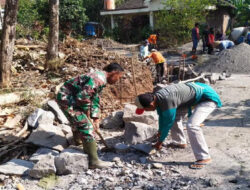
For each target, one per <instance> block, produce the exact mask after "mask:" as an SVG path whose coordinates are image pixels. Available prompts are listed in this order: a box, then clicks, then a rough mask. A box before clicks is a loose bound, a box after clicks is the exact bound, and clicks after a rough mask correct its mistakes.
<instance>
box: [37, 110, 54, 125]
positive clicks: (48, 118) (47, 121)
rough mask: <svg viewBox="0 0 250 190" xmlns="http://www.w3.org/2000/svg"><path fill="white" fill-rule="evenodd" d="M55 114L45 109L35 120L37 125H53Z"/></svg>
mask: <svg viewBox="0 0 250 190" xmlns="http://www.w3.org/2000/svg"><path fill="white" fill-rule="evenodd" d="M54 120H55V115H54V114H53V113H52V112H51V111H45V112H44V113H42V114H41V115H40V117H39V118H38V120H37V123H38V125H43V124H44V125H53V122H54Z"/></svg>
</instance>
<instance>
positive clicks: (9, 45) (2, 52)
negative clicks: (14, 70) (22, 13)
mask: <svg viewBox="0 0 250 190" xmlns="http://www.w3.org/2000/svg"><path fill="white" fill-rule="evenodd" d="M17 10H18V0H7V1H6V4H5V13H4V23H3V32H2V43H1V47H0V87H8V86H10V83H11V82H10V77H11V64H12V60H13V51H14V45H15V37H16V20H17Z"/></svg>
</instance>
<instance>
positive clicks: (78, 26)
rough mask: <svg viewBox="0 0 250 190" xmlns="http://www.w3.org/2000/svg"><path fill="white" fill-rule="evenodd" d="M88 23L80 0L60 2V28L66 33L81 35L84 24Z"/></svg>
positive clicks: (62, 0)
mask: <svg viewBox="0 0 250 190" xmlns="http://www.w3.org/2000/svg"><path fill="white" fill-rule="evenodd" d="M87 21H88V17H87V16H86V15H85V8H84V7H83V1H82V0H61V1H60V28H61V29H62V30H63V31H65V32H66V33H67V32H69V33H71V31H73V33H74V34H75V35H77V34H83V27H84V24H85V23H86V22H87Z"/></svg>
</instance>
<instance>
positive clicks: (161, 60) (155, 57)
mask: <svg viewBox="0 0 250 190" xmlns="http://www.w3.org/2000/svg"><path fill="white" fill-rule="evenodd" d="M150 57H151V58H152V59H153V61H154V62H155V64H158V63H164V62H165V61H166V60H165V58H164V57H163V56H162V54H161V53H160V52H152V53H151V54H150Z"/></svg>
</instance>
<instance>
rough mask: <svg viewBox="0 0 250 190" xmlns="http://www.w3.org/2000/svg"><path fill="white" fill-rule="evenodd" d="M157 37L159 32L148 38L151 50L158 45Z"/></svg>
mask: <svg viewBox="0 0 250 190" xmlns="http://www.w3.org/2000/svg"><path fill="white" fill-rule="evenodd" d="M157 39H158V35H157V34H151V35H150V36H149V38H148V42H149V50H151V49H154V48H156V46H157Z"/></svg>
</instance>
